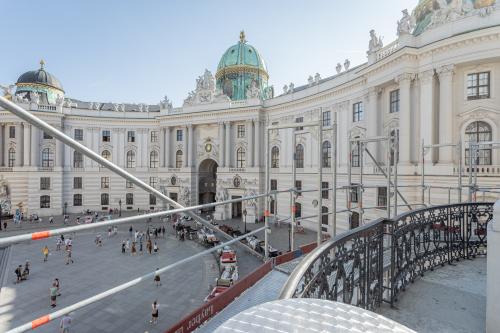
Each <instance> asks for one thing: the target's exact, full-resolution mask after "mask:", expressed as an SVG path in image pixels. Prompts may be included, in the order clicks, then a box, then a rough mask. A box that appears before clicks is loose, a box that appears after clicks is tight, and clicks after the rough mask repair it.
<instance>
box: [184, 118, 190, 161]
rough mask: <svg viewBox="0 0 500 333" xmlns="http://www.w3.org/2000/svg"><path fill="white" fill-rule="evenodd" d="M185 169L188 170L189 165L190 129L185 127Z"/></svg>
mask: <svg viewBox="0 0 500 333" xmlns="http://www.w3.org/2000/svg"><path fill="white" fill-rule="evenodd" d="M184 132H185V133H184V161H183V162H184V167H185V168H186V167H187V166H188V165H189V164H188V163H189V153H190V151H189V134H188V132H189V127H188V126H186V127H184Z"/></svg>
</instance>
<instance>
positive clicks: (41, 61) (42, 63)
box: [40, 59, 45, 69]
mask: <svg viewBox="0 0 500 333" xmlns="http://www.w3.org/2000/svg"><path fill="white" fill-rule="evenodd" d="M43 66H45V61H43V59H40V69H43Z"/></svg>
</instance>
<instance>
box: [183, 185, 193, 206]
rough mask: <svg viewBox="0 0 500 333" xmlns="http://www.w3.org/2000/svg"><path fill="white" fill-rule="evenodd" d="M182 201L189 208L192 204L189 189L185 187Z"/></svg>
mask: <svg viewBox="0 0 500 333" xmlns="http://www.w3.org/2000/svg"><path fill="white" fill-rule="evenodd" d="M181 200H182V202H184V206H189V204H190V203H191V198H190V191H189V187H183V188H182V190H181Z"/></svg>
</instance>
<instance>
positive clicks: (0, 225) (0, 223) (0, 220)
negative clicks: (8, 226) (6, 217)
mask: <svg viewBox="0 0 500 333" xmlns="http://www.w3.org/2000/svg"><path fill="white" fill-rule="evenodd" d="M0 231H2V205H0Z"/></svg>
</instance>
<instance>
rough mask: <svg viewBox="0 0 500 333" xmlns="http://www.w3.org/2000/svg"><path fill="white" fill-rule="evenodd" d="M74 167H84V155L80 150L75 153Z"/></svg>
mask: <svg viewBox="0 0 500 333" xmlns="http://www.w3.org/2000/svg"><path fill="white" fill-rule="evenodd" d="M73 168H83V155H82V153H80V152H79V151H75V152H74V154H73Z"/></svg>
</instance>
